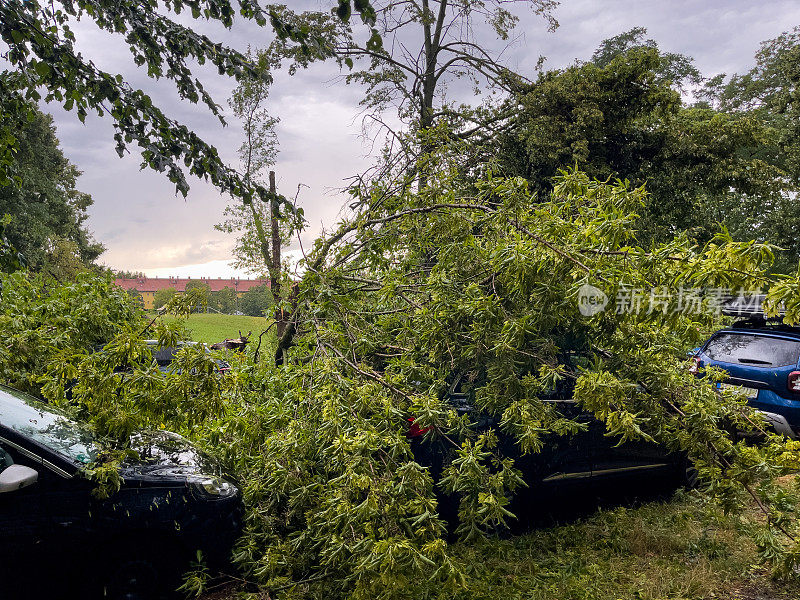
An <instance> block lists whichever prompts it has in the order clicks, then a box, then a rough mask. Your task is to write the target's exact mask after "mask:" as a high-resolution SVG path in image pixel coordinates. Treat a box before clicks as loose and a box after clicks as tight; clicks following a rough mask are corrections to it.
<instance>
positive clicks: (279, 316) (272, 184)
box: [267, 171, 286, 339]
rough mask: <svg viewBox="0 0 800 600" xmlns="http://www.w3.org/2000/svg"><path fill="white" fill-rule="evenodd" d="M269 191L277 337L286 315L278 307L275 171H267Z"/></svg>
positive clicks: (279, 286)
mask: <svg viewBox="0 0 800 600" xmlns="http://www.w3.org/2000/svg"><path fill="white" fill-rule="evenodd" d="M269 191H270V194H271V198H270V201H269V208H270V211H269V213H270V225H271V230H272V231H271V234H272V235H271V237H272V252H271V253H270V259H271V260H270V262H269V264H268V265H267V266H268V267H269V289H270V291H271V292H272V299H273V300H274V302H275V329H276V332H277V334H278V339H280V338H281V337H282V336H283V332H284V331H285V330H286V316H285V315H284V314H283V311H282V310H281V308H280V302H281V233H280V229H279V228H278V190H277V187H276V185H275V171H270V172H269Z"/></svg>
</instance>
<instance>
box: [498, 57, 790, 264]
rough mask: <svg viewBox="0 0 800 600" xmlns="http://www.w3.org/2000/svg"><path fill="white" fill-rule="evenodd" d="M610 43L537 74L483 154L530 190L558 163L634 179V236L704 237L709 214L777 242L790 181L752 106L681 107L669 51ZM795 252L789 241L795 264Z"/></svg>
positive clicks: (738, 231) (546, 181)
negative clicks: (494, 144) (733, 109)
mask: <svg viewBox="0 0 800 600" xmlns="http://www.w3.org/2000/svg"><path fill="white" fill-rule="evenodd" d="M618 46H619V44H616V43H615V44H609V43H608V42H606V43H604V44H603V46H602V47H601V48H603V49H604V50H603V52H602V53H599V54H598V53H595V58H596V59H597V58H598V57H600V58H602V60H595V61H591V62H588V63H582V64H581V63H579V64H577V65H575V66H572V67H569V68H567V69H563V70H555V71H550V72H547V73H544V74H542V75H541V76H540V77H539V79H538V80H537V82H536V83H535V84H533V85H531V86H530V87H529V88H528V89H527V90H526V92H525V93H524V94H522V95H520V96H519V97H518V99H517V101H515V106H519V107H520V108H519V110H518V112H517V115H516V117H515V120H514V122H513V124H512V126H511V127H510V129H509V132H508V133H507V134H505V135H503V136H500V137H499V138H498V139H499V140H500V149H499V150H497V151H496V152H494V153H493V154H495V155H496V157H497V158H498V161H499V162H500V164H501V165H502V168H503V169H504V170H505V172H506V173H509V174H514V175H522V176H524V177H525V178H526V179H528V181H529V182H530V184H531V186H532V187H533V189H535V190H537V192H538V193H539V196H540V197H546V196H547V195H549V194H550V192H551V191H552V189H553V178H554V177H555V176H556V175H558V173H559V170H560V169H562V168H564V166H566V165H575V164H577V165H578V166H579V167H580V168H582V169H585V170H586V172H587V173H589V174H590V175H591V176H593V177H597V178H600V179H608V178H620V179H628V180H630V181H631V183H632V184H634V185H646V186H647V189H648V191H649V192H650V195H649V196H648V199H647V200H646V204H645V206H644V207H642V208H641V209H639V213H640V219H639V223H638V227H639V228H640V230H641V234H640V238H641V239H642V240H656V241H665V240H667V239H670V238H671V237H672V236H674V235H675V234H677V233H678V232H681V231H688V232H690V234H691V235H692V236H693V237H695V238H696V239H698V240H699V241H701V242H704V241H707V240H708V239H710V238H711V237H712V236H713V235H714V232H715V231H716V229H717V227H718V224H720V223H721V224H724V225H725V226H726V227H728V228H729V229H730V230H731V232H732V234H733V235H734V237H735V238H736V239H739V240H749V239H753V238H756V239H758V240H760V241H762V242H771V243H783V242H786V241H788V240H786V238H785V237H782V236H780V235H779V234H778V231H777V230H776V229H775V228H774V225H775V222H776V219H779V216H780V215H784V214H785V208H786V202H787V200H788V199H789V198H791V194H792V193H793V191H794V190H796V189H797V186H796V183H795V182H794V181H793V180H792V178H791V177H790V176H789V175H788V173H787V171H786V170H785V168H784V166H783V163H782V160H781V158H780V156H779V154H778V153H777V152H776V148H775V130H774V128H772V127H770V126H769V124H768V123H765V121H764V120H763V119H761V118H760V117H759V116H758V115H756V114H751V113H740V114H730V113H725V112H720V111H718V110H714V109H713V108H711V107H709V106H702V105H697V106H692V105H687V104H685V103H684V102H683V100H682V98H681V95H680V94H679V92H678V91H677V90H676V89H675V87H676V85H677V84H676V82H675V79H674V77H673V75H670V74H669V73H670V72H672V68H667V67H668V66H669V65H674V64H676V61H675V60H674V57H673V58H665V56H664V54H662V53H661V52H660V51H659V50H658V48H655V47H652V46H651V45H649V44H637V45H634V46H633V47H630V48H627V49H623V50H620V52H621V53H618V54H616V55H614V56H613V57H609V54H610V53H611V51H610V50H609V47H614V48H617V47H618ZM678 62H679V63H680V64H683V65H687V64H689V65H690V64H691V61H689V60H688V59H686V60H681V61H678ZM792 219H793V218H792ZM799 251H800V247H797V244H796V243H795V244H794V245H793V256H794V260H795V261H796V260H797V257H798V256H800V252H799ZM783 266H784V265H783V264H781V265H779V267H781V268H783Z"/></svg>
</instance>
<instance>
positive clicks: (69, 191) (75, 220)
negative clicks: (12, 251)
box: [0, 97, 104, 271]
mask: <svg viewBox="0 0 800 600" xmlns="http://www.w3.org/2000/svg"><path fill="white" fill-rule="evenodd" d="M2 100H3V98H2V97H0V105H2V106H3V107H4V108H5V107H6V106H7V105H6V104H5V103H4V102H2ZM4 124H5V125H7V126H9V127H11V128H13V130H14V136H15V140H16V149H15V153H14V172H15V175H16V177H18V178H19V180H18V182H17V183H16V184H15V185H7V186H0V215H3V214H6V215H9V217H10V218H9V221H8V225H7V226H6V228H5V234H6V237H7V239H8V241H9V242H10V243H12V244H13V245H14V246H15V247H16V248H17V250H18V251H19V252H21V253H22V254H23V255H24V256H25V257H26V260H27V262H28V266H29V268H31V269H33V270H35V271H41V270H44V269H45V266H46V264H48V263H52V264H54V257H55V256H56V255H58V257H59V258H58V260H57V261H55V262H58V263H59V264H61V265H62V266H63V265H64V264H65V263H64V260H65V259H66V258H67V255H69V254H71V255H73V257H74V258H72V259H70V261H71V262H74V263H76V264H77V265H80V264H81V263H82V264H83V265H84V266H88V265H90V264H91V263H92V262H93V261H94V260H95V259H96V258H97V257H98V256H99V255H100V253H102V252H103V249H104V248H103V246H102V245H101V244H99V243H97V242H95V241H94V240H93V239H92V236H91V234H90V233H89V231H88V230H87V229H86V226H85V221H86V219H87V218H88V213H87V209H88V208H89V207H90V206H91V205H92V202H93V201H92V197H91V196H90V195H89V194H85V193H83V192H80V191H79V190H78V189H77V178H78V176H79V175H80V171H79V170H78V169H77V168H76V167H75V165H73V164H72V163H70V162H69V160H67V158H66V157H65V156H64V154H63V152H62V151H61V148H60V146H59V141H58V138H57V137H56V130H55V127H54V126H53V119H52V117H50V116H49V115H45V114H43V113H42V112H40V111H38V110H37V109H36V108H35V107H34V106H27V109H26V113H19V112H16V111H9V114H8V117H7V120H6V121H4ZM59 269H60V267H59Z"/></svg>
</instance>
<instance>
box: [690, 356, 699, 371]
mask: <svg viewBox="0 0 800 600" xmlns="http://www.w3.org/2000/svg"><path fill="white" fill-rule="evenodd" d="M699 372H700V357H699V356H693V357H692V364H691V366H690V367H689V373H691V374H692V375H697V374H698V373H699Z"/></svg>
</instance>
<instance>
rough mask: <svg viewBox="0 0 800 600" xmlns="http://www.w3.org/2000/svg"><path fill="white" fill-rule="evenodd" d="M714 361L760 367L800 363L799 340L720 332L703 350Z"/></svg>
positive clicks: (786, 365)
mask: <svg viewBox="0 0 800 600" xmlns="http://www.w3.org/2000/svg"><path fill="white" fill-rule="evenodd" d="M704 352H705V354H706V356H708V357H709V358H710V359H711V360H716V361H719V362H726V363H734V364H739V365H751V366H758V367H788V366H793V365H796V364H797V359H798V356H800V341H796V340H785V339H780V338H776V337H770V336H766V335H753V334H746V333H743V334H737V333H721V334H719V335H717V336H716V337H714V338H713V339H712V340H711V341H710V342H708V346H706V349H705V350H704Z"/></svg>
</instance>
